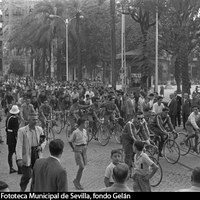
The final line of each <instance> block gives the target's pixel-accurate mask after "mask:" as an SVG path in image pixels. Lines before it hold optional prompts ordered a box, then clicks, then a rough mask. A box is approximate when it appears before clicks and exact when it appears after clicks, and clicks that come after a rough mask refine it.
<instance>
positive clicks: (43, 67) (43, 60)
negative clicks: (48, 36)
mask: <svg viewBox="0 0 200 200" xmlns="http://www.w3.org/2000/svg"><path fill="white" fill-rule="evenodd" d="M45 57H46V48H43V56H42V77H45V71H46V67H45Z"/></svg>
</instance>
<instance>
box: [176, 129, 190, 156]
mask: <svg viewBox="0 0 200 200" xmlns="http://www.w3.org/2000/svg"><path fill="white" fill-rule="evenodd" d="M178 135H179V136H178V138H177V139H176V141H177V143H178V145H179V148H180V154H181V156H185V155H187V154H188V153H189V152H190V149H191V142H190V140H188V141H187V142H185V140H186V138H187V134H186V133H184V132H179V133H178Z"/></svg>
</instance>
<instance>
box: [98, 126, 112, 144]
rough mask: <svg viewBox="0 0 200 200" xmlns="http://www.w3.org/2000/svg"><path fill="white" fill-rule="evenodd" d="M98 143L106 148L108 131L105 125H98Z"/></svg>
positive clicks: (108, 136)
mask: <svg viewBox="0 0 200 200" xmlns="http://www.w3.org/2000/svg"><path fill="white" fill-rule="evenodd" d="M97 135H98V141H99V143H100V144H101V145H102V146H106V145H107V144H108V142H109V140H110V134H109V130H108V128H107V126H106V125H103V124H102V125H100V126H99V129H98V132H97Z"/></svg>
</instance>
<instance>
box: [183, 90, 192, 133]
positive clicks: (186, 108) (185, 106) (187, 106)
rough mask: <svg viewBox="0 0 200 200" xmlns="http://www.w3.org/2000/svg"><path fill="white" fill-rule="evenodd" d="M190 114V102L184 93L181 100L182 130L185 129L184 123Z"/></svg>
mask: <svg viewBox="0 0 200 200" xmlns="http://www.w3.org/2000/svg"><path fill="white" fill-rule="evenodd" d="M190 112H191V101H190V99H189V95H188V93H184V95H183V99H182V119H183V128H184V129H185V130H186V128H185V123H186V121H187V119H188V117H189V115H190Z"/></svg>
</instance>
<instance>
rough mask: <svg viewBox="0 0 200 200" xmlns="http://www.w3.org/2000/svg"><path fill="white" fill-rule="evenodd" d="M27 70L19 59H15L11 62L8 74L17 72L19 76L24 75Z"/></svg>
mask: <svg viewBox="0 0 200 200" xmlns="http://www.w3.org/2000/svg"><path fill="white" fill-rule="evenodd" d="M24 72H25V66H24V64H23V62H22V61H21V60H19V59H13V60H12V61H11V63H10V67H9V70H8V74H15V75H17V76H23V75H24Z"/></svg>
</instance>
